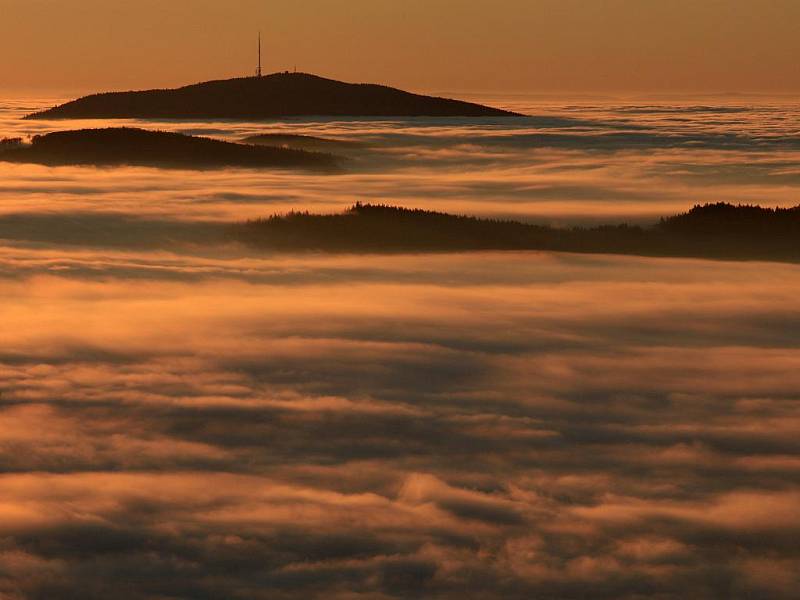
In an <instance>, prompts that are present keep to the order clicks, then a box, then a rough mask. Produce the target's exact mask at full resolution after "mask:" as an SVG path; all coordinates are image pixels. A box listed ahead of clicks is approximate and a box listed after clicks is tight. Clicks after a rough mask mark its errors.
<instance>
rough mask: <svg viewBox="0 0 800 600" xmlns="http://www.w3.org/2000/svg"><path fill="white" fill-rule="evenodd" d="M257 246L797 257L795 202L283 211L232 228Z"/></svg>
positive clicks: (799, 211) (799, 238)
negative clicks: (569, 211) (576, 210)
mask: <svg viewBox="0 0 800 600" xmlns="http://www.w3.org/2000/svg"><path fill="white" fill-rule="evenodd" d="M231 233H232V235H233V236H234V237H235V238H236V239H238V240H239V241H241V242H244V243H246V244H251V245H254V246H258V247H263V248H274V249H312V250H326V251H342V252H426V251H464V250H553V251H563V252H586V253H609V254H634V255H646V256H686V257H702V258H721V259H737V260H739V259H742V260H748V259H761V260H781V261H800V207H796V208H792V209H769V208H760V207H753V206H732V205H730V204H711V205H706V206H696V207H695V208H693V209H692V210H691V211H689V212H688V213H686V214H683V215H678V216H675V217H670V218H667V219H663V220H662V221H661V222H660V223H658V224H657V225H655V226H653V227H648V228H644V227H636V226H630V225H604V226H600V227H594V228H581V227H577V228H570V229H566V228H564V229H562V228H555V227H548V226H542V225H532V224H527V223H520V222H515V221H502V220H491V219H478V218H475V217H464V216H456V215H449V214H445V213H438V212H431V211H424V210H409V209H405V208H397V207H391V206H382V205H370V204H356V205H355V206H353V207H352V208H351V209H349V210H348V211H346V212H344V213H340V214H334V215H312V214H308V213H290V214H288V215H279V216H273V217H269V218H266V219H260V220H256V221H249V222H247V223H242V224H240V225H237V226H236V227H234V228H233V229H232V232H231Z"/></svg>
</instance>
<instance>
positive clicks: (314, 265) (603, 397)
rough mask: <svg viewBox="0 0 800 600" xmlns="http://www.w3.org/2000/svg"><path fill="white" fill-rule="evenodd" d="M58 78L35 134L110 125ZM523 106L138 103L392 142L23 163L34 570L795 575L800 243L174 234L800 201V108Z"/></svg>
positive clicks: (458, 579) (127, 599)
mask: <svg viewBox="0 0 800 600" xmlns="http://www.w3.org/2000/svg"><path fill="white" fill-rule="evenodd" d="M49 104H52V102H50V101H47V102H44V101H42V102H38V101H37V102H34V101H25V102H20V103H16V104H13V105H7V106H6V107H5V108H3V110H2V113H0V114H2V118H0V125H2V127H3V131H4V134H5V135H12V134H15V133H16V134H21V135H29V134H35V133H44V132H47V131H52V130H55V129H59V128H64V129H66V128H74V127H76V125H77V126H87V125H91V124H90V123H85V122H80V123H78V124H75V123H70V124H68V125H66V124H56V123H54V122H44V121H21V120H20V119H19V117H20V116H21V115H22V114H25V113H27V112H32V111H33V110H35V109H39V108H42V107H44V106H45V105H49ZM496 104H497V103H496ZM500 104H501V105H502V106H504V107H507V108H510V109H511V110H516V111H519V112H525V113H530V114H535V115H539V116H535V117H528V118H512V119H510V120H508V121H502V122H500V121H494V120H491V119H483V120H479V121H478V123H477V124H476V125H471V126H469V127H468V126H467V125H466V124H465V123H462V122H461V121H459V120H457V119H451V120H448V119H434V120H430V119H408V120H399V121H377V122H375V121H371V122H367V121H358V120H344V121H312V120H304V121H286V122H280V123H277V124H270V125H265V124H256V123H246V124H232V123H197V124H183V123H174V122H160V123H141V122H135V123H133V124H135V125H137V126H147V127H148V128H155V129H168V130H174V131H181V132H184V133H193V134H202V135H209V136H211V137H217V138H220V139H226V140H234V141H235V140H239V139H242V138H243V137H245V136H248V135H256V134H261V133H284V134H289V133H290V134H307V135H314V136H319V137H324V138H331V139H342V140H347V141H351V142H358V144H357V145H354V146H353V148H354V149H353V150H352V151H348V152H349V153H350V156H351V161H352V164H351V166H350V167H349V168H348V169H347V170H346V171H344V172H342V173H333V174H315V173H305V172H292V171H258V170H247V169H228V170H222V171H206V172H189V171H174V170H172V171H161V170H158V169H148V168H133V167H124V168H114V169H107V168H92V167H56V168H49V167H42V166H29V165H8V164H3V165H0V172H2V174H3V176H2V180H0V210H1V211H2V214H0V224H2V223H13V224H14V226H13V227H10V226H9V227H5V228H3V229H2V231H3V236H4V239H3V240H2V242H1V243H0V318H2V323H3V325H2V328H0V342H2V344H1V345H0V467H1V472H0V596H3V597H7V598H9V599H12V600H22V599H26V600H27V599H42V600H44V599H48V600H49V599H53V598H59V599H61V598H64V599H69V598H75V599H77V598H80V599H81V600H88V599H98V600H100V599H106V598H110V597H114V598H118V599H119V600H142V599H165V600H166V599H178V598H180V599H183V598H187V599H188V598H191V599H203V598H208V599H219V598H226V599H228V598H229V599H241V600H245V599H247V600H249V599H259V598H263V599H267V598H269V599H274V598H325V599H330V598H338V599H348V600H349V599H354V598H370V599H372V598H378V599H387V600H388V599H394V598H443V599H446V598H463V597H465V596H468V597H476V598H503V599H506V598H519V599H527V598H598V599H599V598H609V599H612V598H613V599H617V598H628V599H634V598H665V599H667V598H669V599H672V598H675V599H678V598H698V599H703V598H708V599H711V598H738V599H745V598H767V599H769V598H774V599H782V598H785V599H789V598H792V597H793V596H794V593H795V592H794V590H796V589H797V586H798V584H800V580H798V573H800V548H799V547H798V544H797V538H798V535H800V519H798V506H800V442H799V441H798V440H800V404H798V400H799V399H800V398H799V397H798V389H800V336H799V335H798V334H799V333H800V309H798V303H797V298H798V297H799V296H800V267H798V266H797V265H796V264H779V263H768V262H724V261H705V260H695V259H671V258H636V257H620V256H611V255H574V254H559V253H544V252H473V253H437V254H398V255H392V256H386V255H371V254H363V255H359V254H338V255H329V254H322V253H272V252H261V253H259V252H254V251H247V250H245V249H242V248H239V247H233V246H231V247H207V246H203V245H183V246H176V247H174V248H164V247H161V246H159V245H158V244H156V243H154V242H152V239H155V237H158V238H159V239H161V238H162V237H163V235H164V231H167V232H169V231H176V232H180V231H183V230H184V229H185V228H191V227H202V226H203V224H207V223H220V222H223V223H233V222H237V221H241V220H243V219H248V218H257V217H263V216H266V215H269V214H272V213H275V212H281V211H285V210H292V209H299V210H313V211H320V212H335V211H339V210H341V209H343V208H345V207H347V206H349V205H351V204H353V203H354V202H356V201H374V202H387V203H391V204H397V205H402V206H407V207H419V208H426V209H437V210H445V211H448V212H462V213H469V214H476V215H481V216H513V217H515V218H518V219H522V220H531V221H537V222H547V223H554V224H574V223H596V222H617V221H623V220H627V221H636V222H643V223H647V222H651V221H654V220H655V219H657V218H658V217H660V216H662V215H669V214H673V213H676V212H680V211H684V210H686V209H688V208H689V207H691V206H692V205H693V204H695V203H702V202H716V201H726V202H732V203H740V202H741V203H758V204H762V205H765V206H778V205H780V206H791V205H795V204H797V203H798V202H800V196H798V195H797V190H798V183H799V182H800V141H798V137H797V130H796V126H795V125H793V124H794V123H796V122H797V112H796V111H797V109H796V107H794V108H793V107H789V106H784V105H779V104H763V105H757V106H750V105H741V104H731V103H727V104H718V105H713V106H699V105H696V104H692V105H687V104H681V105H666V104H658V105H654V106H641V105H636V106H633V105H630V104H624V105H623V104H620V105H614V104H603V105H600V104H598V105H596V106H589V105H586V104H583V105H580V106H578V105H575V106H553V105H536V106H532V105H530V104H528V105H522V104H520V103H514V102H506V103H505V104H503V103H502V102H500ZM128 124H130V123H128ZM65 125H66V126H65ZM48 219H49V220H48ZM45 221H46V222H48V223H52V227H51V232H52V233H49V232H48V231H49V230H48V229H47V228H44V229H42V228H41V227H40V226H39V227H38V229H37V231H38V232H39V233H37V235H36V236H32V235H31V234H30V231H32V230H31V224H32V223H39V224H41V223H43V222H45ZM59 222H68V223H72V225H73V226H80V225H81V224H83V223H87V230H89V229H91V228H93V227H98V226H99V227H115V228H116V229H115V230H114V231H118V232H119V239H116V240H112V241H109V240H108V239H105V238H103V239H100V241H98V240H97V239H95V240H93V241H92V240H90V239H88V238H87V240H86V241H85V242H83V243H82V242H81V240H80V239H67V238H65V236H63V235H61V230H60V228H59ZM130 223H135V227H134V226H133V225H129V224H130ZM142 223H144V224H142ZM76 224H77V225H76ZM98 224H99V225H98ZM104 224H105V225H104ZM149 230H152V231H153V232H158V236H155V233H153V236H155V237H153V238H150V237H148V235H149V234H148V231H149ZM42 231H44V234H42V233H41V232H42ZM176 235H177V234H176ZM126 236H127V237H126Z"/></svg>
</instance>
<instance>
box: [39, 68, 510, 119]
mask: <svg viewBox="0 0 800 600" xmlns="http://www.w3.org/2000/svg"><path fill="white" fill-rule="evenodd" d="M300 116H335V117H361V116H363V117H506V116H515V113H512V112H509V111H505V110H500V109H497V108H491V107H488V106H482V105H480V104H474V103H471V102H463V101H461V100H451V99H449V98H438V97H433V96H424V95H420V94H412V93H410V92H405V91H402V90H398V89H395V88H391V87H387V86H383V85H374V84H352V83H344V82H342V81H335V80H333V79H326V78H324V77H318V76H316V75H310V74H307V73H275V74H273V75H268V76H265V77H245V78H240V79H226V80H219V81H208V82H205V83H198V84H195V85H189V86H186V87H181V88H177V89H159V90H145V91H130V92H109V93H103V94H93V95H91V96H86V97H83V98H79V99H77V100H73V101H72V102H68V103H66V104H62V105H60V106H56V107H54V108H51V109H49V110H45V111H42V112H39V113H34V114H31V115H28V116H27V117H26V118H28V119H112V118H140V119H252V120H259V119H272V118H279V117H300Z"/></svg>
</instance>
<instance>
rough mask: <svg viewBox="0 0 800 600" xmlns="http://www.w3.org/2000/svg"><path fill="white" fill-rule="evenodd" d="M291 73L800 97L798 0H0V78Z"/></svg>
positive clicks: (28, 82) (51, 80)
mask: <svg viewBox="0 0 800 600" xmlns="http://www.w3.org/2000/svg"><path fill="white" fill-rule="evenodd" d="M259 28H260V29H261V30H262V31H263V35H264V37H265V58H264V62H265V68H266V70H267V71H276V70H282V69H291V68H293V67H294V66H295V65H296V66H297V68H298V69H300V70H303V71H307V72H314V73H318V74H322V75H327V76H330V77H335V78H341V79H345V80H355V81H377V82H385V83H388V84H392V85H396V86H401V87H407V88H412V89H419V90H430V91H437V90H454V91H455V90H463V91H475V92H480V91H486V92H499V91H507V92H515V91H519V92H542V93H553V92H571V93H590V94H604V93H624V92H632V93H636V92H644V93H663V92H696V93H717V92H760V93H766V94H787V93H797V92H800V66H799V65H800V61H798V49H800V2H798V1H797V0H669V1H665V0H494V1H491V2H489V1H486V0H403V1H398V0H303V1H302V2H298V1H296V0H291V1H289V0H225V1H222V0H169V1H164V0H69V1H64V0H0V38H2V39H3V40H4V42H3V49H4V51H3V53H2V56H0V85H2V87H3V90H4V91H5V92H7V93H10V92H12V91H16V90H19V91H28V90H30V91H33V90H42V91H45V90H48V91H77V90H99V89H120V88H133V87H147V86H169V85H178V84H184V83H190V82H195V81H198V80H203V79H209V78H224V77H229V76H236V75H246V74H250V73H251V72H252V71H253V69H254V68H255V39H256V35H257V30H258V29H259Z"/></svg>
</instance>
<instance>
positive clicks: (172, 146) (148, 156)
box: [0, 127, 337, 169]
mask: <svg viewBox="0 0 800 600" xmlns="http://www.w3.org/2000/svg"><path fill="white" fill-rule="evenodd" d="M2 161H5V162H17V163H37V164H44V165H52V166H58V165H96V166H113V165H140V166H152V167H167V168H185V169H209V168H222V167H247V168H265V167H299V168H313V169H330V168H334V167H335V166H336V164H337V159H336V158H335V157H334V156H332V155H330V154H322V153H318V152H306V151H303V150H293V149H289V148H271V147H266V146H253V145H248V144H234V143H230V142H223V141H220V140H212V139H210V138H203V137H193V136H188V135H181V134H179V133H168V132H165V131H146V130H144V129H133V128H127V127H118V128H108V129H80V130H76V131H60V132H56V133H49V134H47V135H40V136H36V137H34V138H33V142H32V143H31V144H30V145H24V144H8V145H7V147H5V148H3V147H0V162H2Z"/></svg>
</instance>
